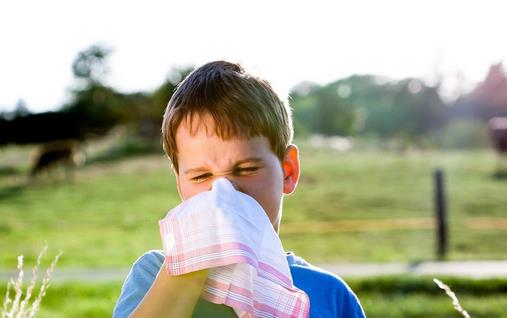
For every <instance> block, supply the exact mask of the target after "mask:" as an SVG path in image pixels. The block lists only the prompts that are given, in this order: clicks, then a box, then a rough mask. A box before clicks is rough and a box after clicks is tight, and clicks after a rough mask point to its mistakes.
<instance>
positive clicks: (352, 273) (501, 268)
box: [0, 261, 507, 282]
mask: <svg viewBox="0 0 507 318" xmlns="http://www.w3.org/2000/svg"><path fill="white" fill-rule="evenodd" d="M316 265H317V266H319V267H321V268H324V269H326V270H328V271H330V272H332V273H335V274H336V275H338V276H341V277H345V278H346V277H367V276H377V275H401V274H412V275H431V276H435V277H439V276H463V277H471V278H492V277H507V261H463V262H419V263H328V264H316ZM128 272H129V268H118V269H78V268H64V269H58V268H57V269H56V271H55V273H54V275H53V279H52V281H53V282H69V281H80V282H104V281H123V280H124V279H125V277H126V276H127V274H128ZM25 275H26V276H27V277H25V280H27V279H28V277H29V276H30V273H29V272H26V273H25ZM16 276H17V272H16V271H0V281H3V282H6V281H7V280H9V279H10V278H15V277H16Z"/></svg>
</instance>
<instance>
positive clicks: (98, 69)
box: [72, 44, 112, 85]
mask: <svg viewBox="0 0 507 318" xmlns="http://www.w3.org/2000/svg"><path fill="white" fill-rule="evenodd" d="M111 52H112V50H111V49H110V48H106V47H104V46H101V45H97V44H95V45H92V46H90V47H88V48H87V49H85V50H83V51H80V52H79V53H78V54H77V56H76V58H75V59H74V62H73V63H72V71H73V73H74V76H76V78H79V79H83V80H84V81H85V83H86V84H89V85H96V84H98V83H101V82H102V80H103V79H104V76H105V75H106V74H107V73H108V71H109V70H108V67H107V61H106V60H107V57H108V56H109V54H111Z"/></svg>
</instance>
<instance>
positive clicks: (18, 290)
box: [2, 245, 62, 318]
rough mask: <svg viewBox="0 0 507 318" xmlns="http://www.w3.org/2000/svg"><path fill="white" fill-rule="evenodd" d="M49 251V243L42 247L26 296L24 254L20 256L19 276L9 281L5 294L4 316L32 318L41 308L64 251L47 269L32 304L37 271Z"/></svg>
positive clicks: (7, 317)
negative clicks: (12, 294) (24, 288)
mask: <svg viewBox="0 0 507 318" xmlns="http://www.w3.org/2000/svg"><path fill="white" fill-rule="evenodd" d="M46 252H47V245H46V246H45V247H44V248H43V249H42V251H41V252H40V253H39V256H38V257H37V261H36V264H35V265H34V267H33V268H32V278H31V280H30V284H29V286H28V287H27V290H26V294H25V297H24V298H23V300H21V299H22V296H23V278H24V272H23V256H22V255H21V256H19V257H18V267H17V268H18V278H17V280H16V282H14V280H12V279H11V281H10V282H9V283H7V292H6V294H5V300H4V304H3V306H2V318H32V317H35V315H36V314H37V312H38V311H39V309H40V303H41V301H42V298H43V297H44V295H46V291H47V289H48V288H49V282H50V280H51V275H52V273H53V271H54V269H55V266H56V263H57V262H58V259H59V258H60V256H61V255H62V252H61V251H59V252H58V254H57V255H56V256H55V258H54V259H53V262H52V263H51V265H50V266H49V267H48V269H47V270H46V275H45V276H44V278H43V280H42V284H41V286H40V289H39V294H38V295H37V298H36V299H35V300H34V301H33V302H32V304H31V306H30V305H29V302H30V298H31V297H32V292H33V289H34V288H35V285H36V283H37V273H38V270H39V266H40V262H41V259H42V257H43V256H44V254H46ZM11 287H14V292H15V294H14V299H11V295H10V289H11Z"/></svg>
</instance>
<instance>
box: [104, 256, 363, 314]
mask: <svg viewBox="0 0 507 318" xmlns="http://www.w3.org/2000/svg"><path fill="white" fill-rule="evenodd" d="M287 261H288V263H289V268H290V271H291V274H292V280H293V282H294V285H295V286H296V287H298V288H299V289H301V290H303V291H305V292H306V294H307V295H308V297H309V298H310V317H312V318H316V317H319V318H320V317H343V318H361V317H365V314H364V311H363V309H362V308H361V304H360V303H359V300H358V299H357V297H356V295H355V294H354V292H353V291H352V290H351V289H350V287H349V286H348V285H347V284H346V283H345V282H344V281H343V280H342V279H341V278H339V277H337V276H336V275H334V274H331V273H329V272H327V271H324V270H322V269H320V268H318V267H315V266H313V265H310V264H309V263H307V262H306V261H305V260H303V259H302V258H301V257H298V256H296V255H294V253H287ZM163 262H164V254H163V251H162V250H152V251H149V252H146V253H145V254H144V255H142V256H141V257H140V258H139V259H138V260H137V261H136V262H135V263H134V265H133V266H132V269H131V270H130V273H129V274H128V276H127V278H126V279H125V282H124V283H123V287H122V290H121V294H120V297H119V298H118V301H117V302H116V306H115V308H114V311H113V318H117V317H118V318H120V317H121V318H123V317H128V316H129V315H130V314H131V313H132V312H133V311H134V309H135V308H136V307H137V305H138V304H139V303H140V302H141V300H142V299H143V297H144V295H145V294H146V293H147V292H148V290H149V289H150V287H151V285H152V284H153V281H154V280H155V278H156V277H157V274H158V272H159V270H160V267H161V266H162V263H163ZM206 310H211V311H215V312H217V313H218V312H220V314H217V315H216V316H217V317H226V316H228V315H229V316H231V317H234V316H235V315H234V312H233V311H232V310H230V308H229V307H227V306H224V305H214V304H211V303H209V302H207V301H204V300H202V299H199V302H198V303H197V305H196V309H195V310H194V314H193V317H196V316H200V315H199V314H198V313H197V312H204V311H206ZM214 316H215V315H214ZM208 317H209V315H208Z"/></svg>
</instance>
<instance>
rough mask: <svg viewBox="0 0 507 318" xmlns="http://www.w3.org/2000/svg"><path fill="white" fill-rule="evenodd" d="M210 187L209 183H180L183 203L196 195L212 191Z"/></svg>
mask: <svg viewBox="0 0 507 318" xmlns="http://www.w3.org/2000/svg"><path fill="white" fill-rule="evenodd" d="M210 187H211V186H210V185H208V183H207V182H203V183H191V182H188V181H182V182H180V194H181V199H182V200H183V201H185V200H188V199H190V198H191V197H193V196H194V195H196V194H199V193H201V192H204V191H208V190H209V189H210Z"/></svg>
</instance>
